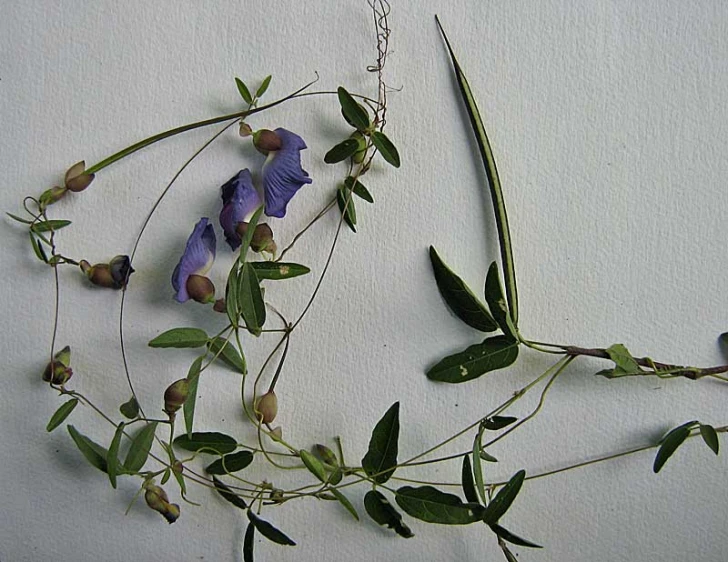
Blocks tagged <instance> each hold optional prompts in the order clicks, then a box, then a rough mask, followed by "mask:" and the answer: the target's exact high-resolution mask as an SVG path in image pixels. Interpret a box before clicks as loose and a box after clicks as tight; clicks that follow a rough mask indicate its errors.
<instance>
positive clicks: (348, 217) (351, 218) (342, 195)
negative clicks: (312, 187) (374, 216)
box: [336, 185, 356, 232]
mask: <svg viewBox="0 0 728 562" xmlns="http://www.w3.org/2000/svg"><path fill="white" fill-rule="evenodd" d="M347 199H348V204H347ZM336 203H337V204H338V205H339V211H341V214H342V215H344V222H345V223H346V224H347V226H348V227H349V228H350V229H351V230H352V231H353V232H356V208H355V207H354V200H353V199H352V198H351V196H350V195H349V194H348V192H347V191H346V188H345V187H344V186H343V185H340V186H339V187H338V188H337V190H336Z"/></svg>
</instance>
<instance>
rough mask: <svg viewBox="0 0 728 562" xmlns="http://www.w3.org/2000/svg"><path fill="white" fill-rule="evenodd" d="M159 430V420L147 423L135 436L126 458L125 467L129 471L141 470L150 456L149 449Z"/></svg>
mask: <svg viewBox="0 0 728 562" xmlns="http://www.w3.org/2000/svg"><path fill="white" fill-rule="evenodd" d="M156 431H157V422H151V423H148V424H147V425H145V426H144V427H143V428H142V429H141V430H140V431H139V433H137V434H136V435H135V436H134V439H133V440H132V442H131V446H130V447H129V451H128V452H127V453H126V459H124V468H125V469H126V470H128V471H129V472H132V473H136V472H139V471H140V470H141V469H142V467H144V464H145V463H146V462H147V458H148V457H149V451H150V450H151V448H152V443H154V433H155V432H156Z"/></svg>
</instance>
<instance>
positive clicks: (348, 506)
mask: <svg viewBox="0 0 728 562" xmlns="http://www.w3.org/2000/svg"><path fill="white" fill-rule="evenodd" d="M329 491H330V492H331V493H332V494H334V497H335V498H336V499H337V500H339V503H340V504H341V505H343V506H344V508H345V509H346V511H348V512H349V513H351V516H352V517H353V518H354V519H356V520H357V521H359V514H358V513H357V512H356V508H355V507H354V505H353V504H352V503H351V502H350V501H349V498H347V497H346V496H345V495H344V494H342V493H341V492H339V490H337V489H336V488H330V489H329Z"/></svg>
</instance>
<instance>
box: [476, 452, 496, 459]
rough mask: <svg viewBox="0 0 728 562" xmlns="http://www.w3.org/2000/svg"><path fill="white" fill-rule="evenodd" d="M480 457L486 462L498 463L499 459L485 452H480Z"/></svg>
mask: <svg viewBox="0 0 728 562" xmlns="http://www.w3.org/2000/svg"><path fill="white" fill-rule="evenodd" d="M478 456H479V457H480V458H481V459H482V460H484V461H485V462H498V459H497V458H495V457H494V456H493V455H489V454H488V453H486V452H485V451H480V454H479V455H478Z"/></svg>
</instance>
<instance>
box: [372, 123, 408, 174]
mask: <svg viewBox="0 0 728 562" xmlns="http://www.w3.org/2000/svg"><path fill="white" fill-rule="evenodd" d="M369 138H371V139H372V144H373V145H374V148H376V149H377V150H378V151H379V154H381V155H382V158H384V159H385V160H386V161H387V162H388V163H389V164H391V165H392V166H394V167H395V168H399V165H400V161H399V152H397V147H395V146H394V145H393V144H392V141H391V140H389V138H388V137H387V135H385V134H384V133H383V132H381V131H374V132H373V133H372V134H371V137H369Z"/></svg>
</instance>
